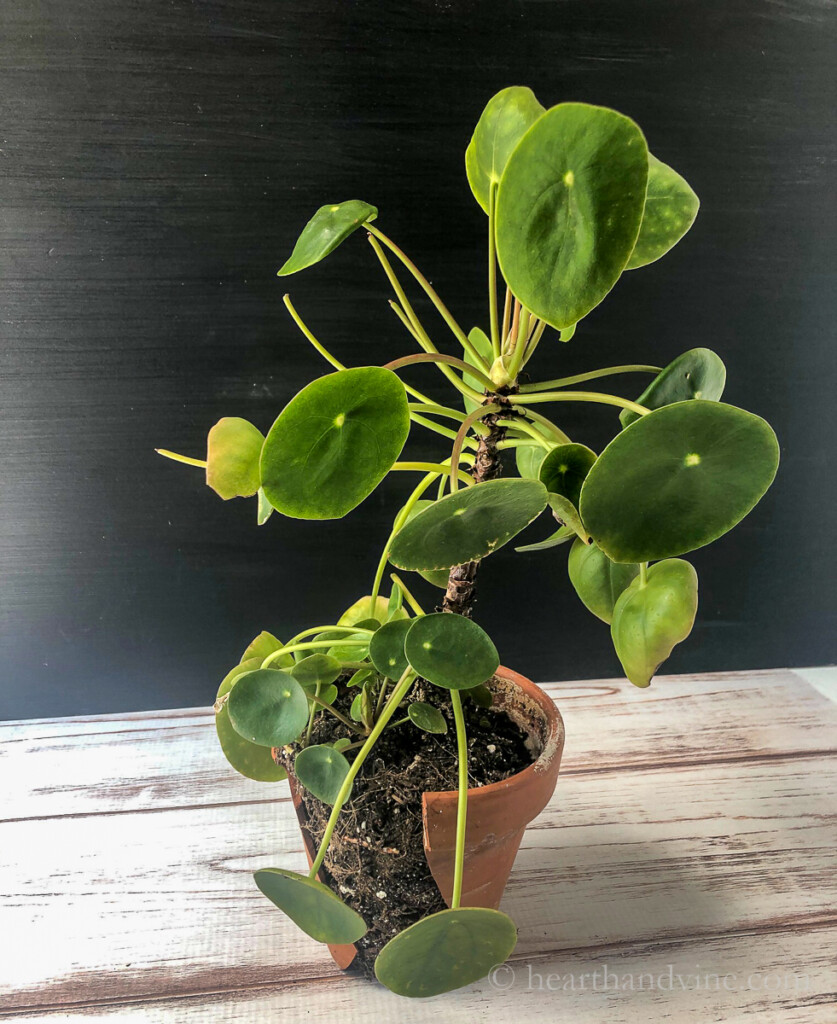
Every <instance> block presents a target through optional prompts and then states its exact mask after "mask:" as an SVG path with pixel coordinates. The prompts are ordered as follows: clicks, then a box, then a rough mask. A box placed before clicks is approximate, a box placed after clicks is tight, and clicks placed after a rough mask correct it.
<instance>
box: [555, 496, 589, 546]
mask: <svg viewBox="0 0 837 1024" xmlns="http://www.w3.org/2000/svg"><path fill="white" fill-rule="evenodd" d="M549 507H550V508H551V509H552V514H553V516H555V518H556V519H557V520H558V522H559V523H563V525H564V526H567V527H569V528H570V529H571V530H572V531H573V533H574V534H576V535H577V536H578V537H579V539H580V540H582V541H583V542H584V543H585V544H587V543H588V542H589V540H590V534H589V533H588V532H587V530H585V528H584V523H582V521H581V516H580V515H579V514H578V509H577V508H576V507H575V505H573V503H572V502H571V501H570V500H569V498H565V497H564V495H563V494H550V495H549ZM554 536H555V535H554V534H553V539H554Z"/></svg>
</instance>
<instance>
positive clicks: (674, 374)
mask: <svg viewBox="0 0 837 1024" xmlns="http://www.w3.org/2000/svg"><path fill="white" fill-rule="evenodd" d="M726 381H727V369H726V367H725V366H724V364H723V362H722V361H721V357H720V356H718V355H716V354H715V353H714V352H713V351H712V349H709V348H692V349H689V351H688V352H683V353H682V354H681V355H679V356H678V357H677V358H676V359H675V360H673V361H672V362H670V363H669V364H668V366H667V367H666V368H665V369H664V370H660V372H659V373H658V374H657V376H656V377H655V378H654V379H653V380H652V381H651V383H650V384H649V385H648V387H647V388H646V389H645V390H644V391H643V392H642V394H641V395H640V396H639V398H638V399H637V404H638V405H643V406H645V408H646V409H661V408H662V407H663V406H664V405H673V404H674V403H675V402H685V401H688V400H689V399H692V398H702V399H704V400H705V401H707V402H718V401H720V399H721V395H722V394H723V393H724V385H725V384H726ZM638 419H639V413H638V412H634V411H633V410H632V409H623V410H622V411H621V412H620V413H619V422H620V423H621V424H622V426H623V427H628V426H630V425H631V424H632V423H633V422H634V421H635V420H638Z"/></svg>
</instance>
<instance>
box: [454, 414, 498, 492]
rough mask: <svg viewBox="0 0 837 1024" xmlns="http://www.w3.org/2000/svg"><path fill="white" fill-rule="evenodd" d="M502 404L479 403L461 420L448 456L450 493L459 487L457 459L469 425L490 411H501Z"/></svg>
mask: <svg viewBox="0 0 837 1024" xmlns="http://www.w3.org/2000/svg"><path fill="white" fill-rule="evenodd" d="M502 408H503V407H502V406H500V405H496V404H493V403H489V404H488V405H481V406H479V408H477V409H474V411H473V412H472V413H469V414H468V415H467V416H466V417H465V419H464V420H463V421H462V425H461V426H460V428H459V430H458V431H457V434H456V440H455V441H454V442H453V450H452V451H451V456H450V489H451V494H452V493H453V492H454V491H456V490H458V488H459V475H458V470H459V460H460V458H461V457H462V446H463V445H464V443H465V437H466V436H467V434H468V431H469V430H470V429H471V426H472V425H473V424H474V423H475V422H476V421H477V420H480V419H482V418H483V417H484V416H487V415H489V414H490V413H497V412H501V411H502ZM477 450H478V451H479V448H477Z"/></svg>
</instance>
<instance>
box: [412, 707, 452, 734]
mask: <svg viewBox="0 0 837 1024" xmlns="http://www.w3.org/2000/svg"><path fill="white" fill-rule="evenodd" d="M407 714H408V715H409V718H410V721H411V722H412V723H413V725H416V726H418V728H419V729H421V730H422V732H432V733H435V734H436V735H440V736H441V735H444V733H446V732H447V731H448V723H447V722H446V721H445V716H444V715H443V714H442V712H441V711H440V710H439V709H438V708H434V707H433V705H432V704H425V703H424V702H423V701H420V700H417V701H415V703H413V704H411V705H410V706H409V707H408V708H407Z"/></svg>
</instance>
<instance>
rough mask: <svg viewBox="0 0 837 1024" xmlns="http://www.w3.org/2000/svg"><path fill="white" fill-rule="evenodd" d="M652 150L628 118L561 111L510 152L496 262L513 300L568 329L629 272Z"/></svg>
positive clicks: (584, 108)
mask: <svg viewBox="0 0 837 1024" xmlns="http://www.w3.org/2000/svg"><path fill="white" fill-rule="evenodd" d="M647 181H648V150H647V147H646V145H645V139H644V138H643V135H642V132H641V131H640V130H639V128H638V127H637V126H636V125H635V124H634V122H633V121H631V120H630V119H629V118H627V117H624V116H623V115H622V114H618V113H617V112H616V111H615V110H608V109H606V108H605V107H594V106H588V105H587V104H584V103H562V104H560V105H559V106H557V107H553V108H552V109H551V110H548V111H547V112H546V113H545V114H544V115H543V116H542V117H541V118H540V120H538V121H537V122H536V123H535V124H534V125H533V127H532V128H530V129H529V131H528V132H527V133H526V135H525V136H524V137H523V139H521V141H520V143H519V145H518V146H517V148H516V149H515V151H514V153H512V155H511V157H510V159H509V162H508V164H507V165H506V169H505V171H504V172H503V178H502V181H501V182H500V190H499V193H498V196H497V254H498V257H499V260H500V266H501V267H502V270H503V275H504V277H505V278H506V280H507V281H508V283H509V286H510V288H511V290H512V292H513V293H514V294H515V295H516V296H517V297H518V298H519V299H520V301H521V302H522V303H523V305H524V306H525V307H526V308H527V309H529V310H531V311H532V312H533V313H534V314H535V315H536V316H539V317H542V318H543V319H544V320H546V322H547V323H548V324H551V325H552V326H553V327H557V328H568V327H571V326H572V325H573V324H575V323H576V322H577V321H578V320H580V319H581V318H582V317H583V316H584V315H585V314H586V313H589V312H590V310H591V309H592V308H593V307H594V306H597V305H598V304H599V303H600V302H601V301H602V299H603V298H604V297H605V295H607V293H608V292H609V291H610V289H611V288H612V287H613V286H614V284H615V283H616V281H617V280H618V278H619V275H620V274H621V273H622V271H623V270H624V269H625V264H626V263H627V262H628V258H629V257H630V255H631V253H632V252H633V249H634V245H635V244H636V240H637V236H638V234H639V226H640V223H641V221H642V211H643V208H644V206H645V190H646V185H647Z"/></svg>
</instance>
